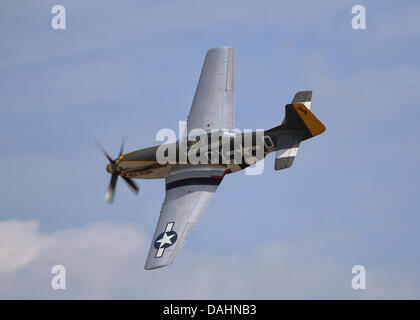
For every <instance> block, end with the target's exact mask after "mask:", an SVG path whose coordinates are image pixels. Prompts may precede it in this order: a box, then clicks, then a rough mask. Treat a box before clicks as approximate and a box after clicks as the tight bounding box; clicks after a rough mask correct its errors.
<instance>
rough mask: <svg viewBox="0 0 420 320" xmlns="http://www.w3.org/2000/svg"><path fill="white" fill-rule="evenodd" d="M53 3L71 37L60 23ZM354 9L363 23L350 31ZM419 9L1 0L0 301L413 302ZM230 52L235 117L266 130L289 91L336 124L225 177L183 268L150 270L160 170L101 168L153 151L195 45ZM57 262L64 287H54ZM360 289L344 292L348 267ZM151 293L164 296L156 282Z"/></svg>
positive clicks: (180, 101)
mask: <svg viewBox="0 0 420 320" xmlns="http://www.w3.org/2000/svg"><path fill="white" fill-rule="evenodd" d="M55 4H61V5H64V6H65V8H66V13H67V29H66V30H53V29H52V28H51V25H50V22H51V18H52V16H53V15H52V14H51V8H52V6H53V5H55ZM356 4H363V5H364V6H365V7H366V12H367V29H366V30H353V29H352V28H351V19H352V17H353V15H352V14H351V8H352V7H353V6H354V5H356ZM419 14H420V5H419V4H418V3H417V2H416V1H404V2H401V3H396V2H395V1H358V2H354V1H340V2H337V1H317V2H313V1H293V2H292V1H291V2H289V3H285V2H279V1H258V2H257V1H160V2H158V3H155V2H149V1H123V2H115V1H112V2H111V1H108V2H107V3H104V2H101V1H89V2H86V1H74V0H73V1H60V2H59V3H56V2H54V1H41V2H37V3H35V2H33V1H3V2H2V3H1V4H0V26H1V27H0V34H1V39H2V41H1V45H0V74H1V76H0V101H1V107H0V135H1V137H2V138H1V139H0V165H1V167H2V170H0V179H1V181H2V182H3V183H2V185H1V186H0V192H1V194H2V196H1V205H0V298H181V299H182V298H269V299H277V298H279V299H280V298H305V299H306V298H316V299H318V298H320V299H322V298H351V299H360V298H362V299H363V298H378V299H381V298H382V299H383V298H417V299H418V298H420V274H419V271H418V270H420V253H419V252H420V251H419V250H418V243H419V242H420V236H419V234H418V226H419V224H420V217H419V215H418V213H419V212H420V210H419V209H420V208H419V207H420V206H419V201H418V198H417V197H418V178H419V167H418V163H419V162H420V161H419V160H420V153H419V149H418V147H417V145H418V142H417V141H418V139H419V136H420V130H419V126H418V119H419V115H420V114H419V113H420V112H419V108H418V98H417V92H419V81H418V79H419V76H420V65H419V59H418V50H419V48H420V37H419V35H420V34H419V33H420V31H419V30H420V25H419V22H418V17H419ZM225 45H229V46H235V47H236V126H237V127H238V128H253V129H257V128H266V129H267V128H271V127H273V126H275V125H278V124H279V123H280V122H281V121H282V118H283V114H284V105H285V104H287V103H288V102H290V101H291V99H292V98H293V95H294V93H295V92H296V91H299V90H308V89H312V90H313V99H312V100H313V102H312V111H313V112H314V113H315V114H316V115H317V116H318V118H319V119H321V121H322V122H323V123H324V124H325V125H326V127H327V131H326V132H325V133H324V134H323V135H321V136H319V137H316V138H314V139H312V140H309V141H306V142H304V143H303V144H302V147H301V149H300V151H299V154H298V156H297V158H296V160H295V162H294V165H293V167H292V168H291V169H288V170H284V171H280V172H275V171H274V159H273V155H271V156H269V157H268V158H267V159H266V161H265V170H264V173H263V174H262V175H260V176H246V175H245V174H244V173H236V174H234V175H230V176H228V177H226V179H224V181H223V183H222V184H221V186H220V187H219V190H218V192H217V194H216V196H215V197H214V199H213V200H212V202H211V203H210V205H209V207H208V208H207V210H206V212H205V213H204V214H203V216H202V217H201V219H200V222H199V223H198V225H197V226H196V228H195V229H194V231H193V234H192V235H191V237H190V238H189V241H188V242H187V244H186V245H185V247H184V249H183V251H182V252H181V254H180V255H179V256H178V258H177V260H176V262H175V264H174V265H171V266H169V267H167V268H163V269H161V270H156V271H145V270H143V266H144V262H145V259H146V254H147V250H148V247H149V245H150V241H151V237H152V235H153V232H154V228H155V225H156V222H157V219H158V216H159V210H160V206H161V203H162V201H163V197H164V181H163V180H151V181H143V180H139V183H140V186H141V192H140V195H139V196H137V197H136V196H134V195H133V194H132V193H131V192H130V191H129V190H128V189H127V187H126V186H125V185H124V184H123V183H119V185H118V190H117V194H116V199H115V201H114V204H113V206H109V205H108V204H107V203H106V202H105V200H104V198H103V197H104V193H105V191H106V187H107V184H108V180H109V175H108V174H107V173H106V172H105V165H106V159H105V158H104V157H103V155H102V154H101V153H100V152H99V151H98V150H97V149H96V148H95V147H94V141H95V139H98V140H100V141H101V142H102V144H103V145H104V146H105V148H106V149H107V150H108V152H109V153H111V154H112V155H116V154H117V152H118V148H119V144H120V141H121V137H122V135H124V134H125V135H126V136H127V137H128V140H127V144H126V150H127V151H128V150H133V149H139V148H144V147H148V146H151V145H155V144H156V141H155V136H156V133H157V131H158V130H159V129H161V128H172V129H174V130H177V128H178V121H179V120H185V118H186V116H187V114H188V111H189V108H190V106H191V102H192V98H193V95H194V91H195V88H196V85H197V81H198V77H199V74H200V71H201V67H202V63H203V60H204V56H205V53H206V51H207V50H208V49H210V48H212V47H216V46H225ZM55 264H63V265H64V266H66V270H67V274H68V280H67V285H68V288H67V290H65V291H59V292H57V291H54V290H52V289H51V286H50V281H51V274H50V270H51V267H52V266H53V265H55ZM356 264H361V265H364V266H365V267H366V270H367V289H366V290H358V291H355V290H353V289H352V288H351V278H352V274H351V268H352V266H353V265H356ZM181 286H182V287H183V288H185V289H184V290H180V287H181ZM161 288H165V290H164V292H162V290H161Z"/></svg>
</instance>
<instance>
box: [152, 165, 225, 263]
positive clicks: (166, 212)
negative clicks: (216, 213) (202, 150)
mask: <svg viewBox="0 0 420 320" xmlns="http://www.w3.org/2000/svg"><path fill="white" fill-rule="evenodd" d="M224 173H225V170H224V169H218V168H216V169H215V168H198V169H185V170H179V171H176V172H173V173H171V174H170V175H168V176H167V177H166V196H165V200H164V202H163V205H162V209H161V212H160V216H159V221H158V224H157V226H156V230H155V234H154V236H153V240H152V241H153V242H152V244H151V246H150V250H149V255H148V257H147V261H146V265H145V267H144V268H145V269H147V270H150V269H156V268H160V267H164V266H167V265H169V264H171V263H172V262H173V261H174V260H175V257H176V256H177V254H178V253H179V251H180V250H181V249H182V247H183V246H184V244H185V241H186V240H187V238H188V236H189V235H190V234H191V231H192V229H193V227H194V226H195V224H196V223H197V221H198V219H199V218H200V216H201V214H202V213H203V212H204V209H205V208H206V207H207V205H208V203H209V202H210V200H211V198H212V197H213V195H214V193H215V191H216V190H217V187H218V186H219V184H220V183H221V181H222V179H223V176H224Z"/></svg>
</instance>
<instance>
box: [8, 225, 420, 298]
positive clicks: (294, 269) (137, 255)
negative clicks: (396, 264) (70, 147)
mask: <svg viewBox="0 0 420 320" xmlns="http://www.w3.org/2000/svg"><path fill="white" fill-rule="evenodd" d="M148 247H149V239H147V237H145V236H144V233H143V232H142V230H141V229H139V228H138V227H135V226H133V225H131V224H112V225H111V224H102V223H98V224H92V225H88V226H84V227H80V228H74V229H67V230H63V231H57V232H53V233H45V232H42V231H40V230H39V224H38V223H37V222H35V221H28V222H25V221H3V222H0V270H1V272H0V297H1V298H3V299H8V298H35V299H38V298H40V299H42V298H58V299H59V298H82V299H83V298H87V299H91V298H105V299H106V298H156V299H171V298H179V299H183V298H197V299H200V298H209V299H212V298H225V299H228V298H251V299H252V298H257V299H260V298H268V299H277V298H278V299H288V298H315V299H317V298H320V299H322V298H400V297H406V298H415V297H417V298H418V297H419V289H420V288H419V287H416V285H415V283H414V284H413V283H411V284H410V280H411V279H408V278H404V276H401V277H399V278H396V279H393V280H391V278H390V274H389V273H386V272H383V271H377V270H370V269H369V268H368V280H367V283H368V289H367V290H366V291H354V290H352V289H351V286H350V281H351V277H352V275H351V274H350V270H351V266H346V265H343V264H342V263H340V262H338V261H336V259H334V257H333V256H330V255H329V254H328V253H327V252H325V251H322V250H320V251H319V252H320V253H319V254H313V251H314V248H313V247H308V245H296V244H295V245H292V244H286V243H270V244H267V245H265V246H262V247H260V248H254V249H251V250H249V251H247V252H243V253H240V254H230V255H216V256H215V255H207V254H205V253H199V254H197V253H194V254H193V253H190V252H188V250H184V251H185V252H183V253H182V254H181V255H180V257H179V259H178V260H177V261H176V262H175V264H173V265H171V266H169V267H166V268H162V269H158V270H154V271H145V270H144V269H143V265H144V260H145V257H146V253H147V250H148ZM315 250H316V248H315ZM55 264H62V265H64V266H65V267H66V273H67V289H66V290H65V291H55V290H53V289H52V288H51V286H50V281H51V278H52V275H51V273H50V271H51V267H52V266H53V265H55ZM411 276H413V277H415V276H416V275H415V272H414V273H412V274H411Z"/></svg>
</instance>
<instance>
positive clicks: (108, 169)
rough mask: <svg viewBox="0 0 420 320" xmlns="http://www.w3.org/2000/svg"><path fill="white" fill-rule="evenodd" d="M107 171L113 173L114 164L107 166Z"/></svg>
mask: <svg viewBox="0 0 420 320" xmlns="http://www.w3.org/2000/svg"><path fill="white" fill-rule="evenodd" d="M106 171H108V172H109V173H111V174H112V165H111V164H110V163H108V165H107V166H106Z"/></svg>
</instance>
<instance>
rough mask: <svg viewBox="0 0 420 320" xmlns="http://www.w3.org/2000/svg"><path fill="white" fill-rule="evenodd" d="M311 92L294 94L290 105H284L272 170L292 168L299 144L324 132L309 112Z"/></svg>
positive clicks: (320, 124)
mask: <svg viewBox="0 0 420 320" xmlns="http://www.w3.org/2000/svg"><path fill="white" fill-rule="evenodd" d="M311 99H312V91H300V92H298V93H296V95H295V97H294V98H293V101H292V103H291V104H288V105H286V115H285V117H284V120H283V123H282V124H281V126H279V127H277V128H274V130H276V131H278V135H277V146H276V149H277V150H276V160H275V165H274V169H275V170H281V169H286V168H289V167H291V166H292V164H293V161H294V159H295V157H296V155H297V152H298V150H299V146H300V142H301V141H303V140H306V139H309V138H312V137H315V136H317V135H319V134H321V133H323V132H324V131H325V126H324V125H323V124H322V123H321V121H319V120H318V118H317V117H315V115H314V114H313V113H312V112H311V111H310V110H309V109H310V107H311Z"/></svg>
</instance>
